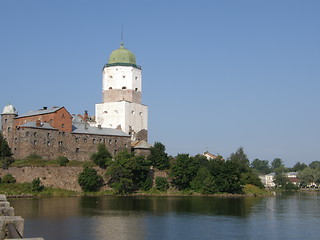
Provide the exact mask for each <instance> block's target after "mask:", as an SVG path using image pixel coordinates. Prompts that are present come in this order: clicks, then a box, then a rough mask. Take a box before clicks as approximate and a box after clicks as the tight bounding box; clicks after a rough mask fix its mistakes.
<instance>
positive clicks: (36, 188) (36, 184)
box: [31, 178, 44, 192]
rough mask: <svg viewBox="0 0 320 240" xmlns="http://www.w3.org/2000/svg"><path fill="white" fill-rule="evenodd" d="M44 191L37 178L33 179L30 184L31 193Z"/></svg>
mask: <svg viewBox="0 0 320 240" xmlns="http://www.w3.org/2000/svg"><path fill="white" fill-rule="evenodd" d="M43 189H44V186H43V185H42V184H41V181H40V179H39V178H35V179H33V180H32V182H31V191H33V192H41V191H42V190H43Z"/></svg>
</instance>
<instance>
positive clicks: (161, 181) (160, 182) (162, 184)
mask: <svg viewBox="0 0 320 240" xmlns="http://www.w3.org/2000/svg"><path fill="white" fill-rule="evenodd" d="M156 187H157V189H158V190H160V191H162V192H165V191H167V190H168V188H169V183H168V180H167V179H166V178H165V177H157V178H156Z"/></svg>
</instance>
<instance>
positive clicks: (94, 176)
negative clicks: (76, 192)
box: [78, 167, 103, 192]
mask: <svg viewBox="0 0 320 240" xmlns="http://www.w3.org/2000/svg"><path fill="white" fill-rule="evenodd" d="M78 183H79V185H80V187H81V189H82V191H84V192H95V191H98V190H99V189H100V188H101V187H102V185H103V179H102V177H101V176H100V175H98V173H97V171H96V170H95V169H94V168H91V167H84V169H83V171H82V172H81V173H80V174H79V176H78Z"/></svg>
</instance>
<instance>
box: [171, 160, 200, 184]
mask: <svg viewBox="0 0 320 240" xmlns="http://www.w3.org/2000/svg"><path fill="white" fill-rule="evenodd" d="M199 165H200V164H199V162H198V161H197V160H195V159H194V158H192V157H190V156H189V154H178V155H177V156H176V161H175V164H174V166H173V167H172V171H171V176H172V183H173V184H174V185H175V186H176V187H177V188H178V189H187V188H190V182H191V181H192V180H193V178H194V177H195V176H196V174H197V172H198V169H199Z"/></svg>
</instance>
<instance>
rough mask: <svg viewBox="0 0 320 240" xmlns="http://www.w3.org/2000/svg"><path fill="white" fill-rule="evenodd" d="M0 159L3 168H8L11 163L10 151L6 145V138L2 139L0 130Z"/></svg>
mask: <svg viewBox="0 0 320 240" xmlns="http://www.w3.org/2000/svg"><path fill="white" fill-rule="evenodd" d="M0 160H1V165H2V168H3V169H8V167H9V166H10V165H11V164H12V163H13V161H14V160H13V158H12V152H11V149H10V147H9V145H8V142H7V140H6V139H4V137H3V135H2V133H1V132H0Z"/></svg>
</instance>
